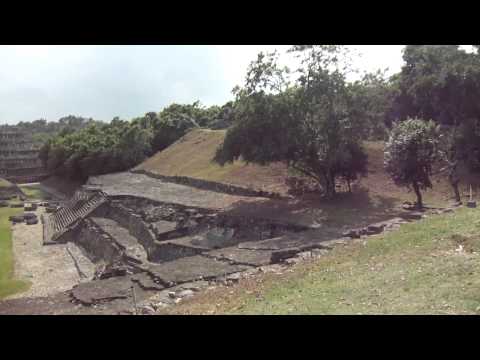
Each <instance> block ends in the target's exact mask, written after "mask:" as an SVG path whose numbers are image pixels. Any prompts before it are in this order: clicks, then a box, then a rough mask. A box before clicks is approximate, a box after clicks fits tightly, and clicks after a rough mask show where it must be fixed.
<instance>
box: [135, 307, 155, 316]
mask: <svg viewBox="0 0 480 360" xmlns="http://www.w3.org/2000/svg"><path fill="white" fill-rule="evenodd" d="M137 310H138V313H139V314H141V315H150V314H154V313H155V309H154V308H153V307H152V306H149V305H144V306H141V307H139V308H138V309H137Z"/></svg>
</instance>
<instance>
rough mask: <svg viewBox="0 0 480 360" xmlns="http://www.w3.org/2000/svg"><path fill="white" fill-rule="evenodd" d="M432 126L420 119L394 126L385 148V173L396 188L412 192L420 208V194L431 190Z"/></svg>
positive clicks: (434, 144) (434, 155)
mask: <svg viewBox="0 0 480 360" xmlns="http://www.w3.org/2000/svg"><path fill="white" fill-rule="evenodd" d="M437 144H438V140H437V137H436V134H435V124H434V123H433V122H432V121H429V122H425V121H423V120H419V119H407V120H406V121H403V122H398V123H396V124H395V125H394V126H393V128H392V130H391V133H390V137H389V139H388V141H387V143H386V145H385V153H384V155H385V170H386V171H387V172H388V173H389V174H390V176H391V177H392V179H393V181H394V182H395V184H397V185H399V186H406V187H408V188H412V189H413V190H414V191H415V194H416V196H417V206H418V207H419V208H423V201H422V194H421V191H420V190H423V189H426V188H431V187H432V182H431V181H430V176H431V174H432V166H433V164H434V162H435V161H436V159H437Z"/></svg>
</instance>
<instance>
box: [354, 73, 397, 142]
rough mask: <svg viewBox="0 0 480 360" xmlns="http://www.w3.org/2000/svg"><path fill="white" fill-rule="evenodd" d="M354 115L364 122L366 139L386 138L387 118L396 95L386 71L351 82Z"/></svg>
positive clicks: (366, 75)
mask: <svg viewBox="0 0 480 360" xmlns="http://www.w3.org/2000/svg"><path fill="white" fill-rule="evenodd" d="M349 90H350V91H351V100H350V106H351V108H352V116H353V117H354V118H356V119H357V121H358V122H360V123H361V124H362V127H361V129H362V134H363V136H364V138H365V139H369V140H384V139H385V138H386V136H387V128H386V126H385V119H386V117H387V115H388V113H389V111H390V109H391V106H392V101H393V97H394V88H393V85H392V83H391V82H390V81H389V80H387V79H386V77H385V73H384V72H382V71H380V70H379V71H377V72H376V73H367V74H365V75H364V76H363V78H362V79H361V80H359V81H355V82H354V83H352V84H349Z"/></svg>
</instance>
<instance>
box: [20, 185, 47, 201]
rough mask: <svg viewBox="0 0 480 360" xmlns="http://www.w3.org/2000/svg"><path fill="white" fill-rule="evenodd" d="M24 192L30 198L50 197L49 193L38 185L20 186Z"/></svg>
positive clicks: (41, 198)
mask: <svg viewBox="0 0 480 360" xmlns="http://www.w3.org/2000/svg"><path fill="white" fill-rule="evenodd" d="M20 189H22V191H23V193H24V194H25V195H26V196H27V198H28V199H29V200H43V199H45V198H48V197H49V194H48V193H46V192H45V191H43V190H42V189H41V188H40V187H39V186H38V185H28V186H20Z"/></svg>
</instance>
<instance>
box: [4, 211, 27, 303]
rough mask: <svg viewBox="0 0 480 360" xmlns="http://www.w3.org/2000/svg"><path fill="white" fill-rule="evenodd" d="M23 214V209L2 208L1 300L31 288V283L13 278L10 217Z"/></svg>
mask: <svg viewBox="0 0 480 360" xmlns="http://www.w3.org/2000/svg"><path fill="white" fill-rule="evenodd" d="M21 212H23V209H15V208H0V299H1V298H4V297H6V296H8V295H12V294H14V293H17V292H20V291H25V290H27V289H28V287H29V283H27V282H25V281H20V280H15V279H13V278H12V276H13V268H14V267H13V251H12V229H11V224H10V222H9V221H8V217H9V216H10V215H17V214H19V213H21Z"/></svg>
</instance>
